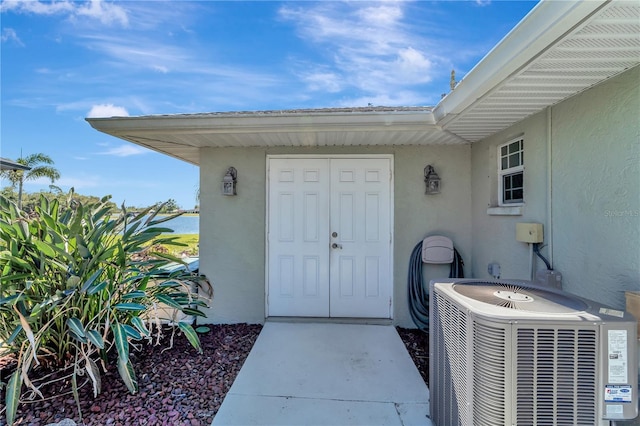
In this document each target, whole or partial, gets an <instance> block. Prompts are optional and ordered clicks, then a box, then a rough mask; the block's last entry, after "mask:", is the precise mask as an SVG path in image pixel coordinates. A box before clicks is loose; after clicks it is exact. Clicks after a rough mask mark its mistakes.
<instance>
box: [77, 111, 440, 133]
mask: <svg viewBox="0 0 640 426" xmlns="http://www.w3.org/2000/svg"><path fill="white" fill-rule="evenodd" d="M86 120H87V121H88V122H89V124H90V125H91V126H92V127H93V128H94V129H96V130H99V131H101V132H104V133H108V134H111V135H114V136H118V135H122V134H127V135H133V134H144V133H146V132H149V131H152V132H156V133H157V132H170V133H176V134H177V133H179V134H220V133H230V134H241V133H256V132H260V133H282V132H308V131H341V130H344V131H358V130H361V131H375V130H396V131H399V130H416V129H434V128H437V126H436V124H435V119H434V117H433V113H432V112H431V111H418V112H415V111H414V112H375V113H323V114H308V113H301V114H268V115H266V114H193V115H189V114H184V115H158V116H142V117H111V118H87V119H86Z"/></svg>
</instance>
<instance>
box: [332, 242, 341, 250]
mask: <svg viewBox="0 0 640 426" xmlns="http://www.w3.org/2000/svg"><path fill="white" fill-rule="evenodd" d="M331 248H334V249H341V248H342V244H337V243H333V244H331Z"/></svg>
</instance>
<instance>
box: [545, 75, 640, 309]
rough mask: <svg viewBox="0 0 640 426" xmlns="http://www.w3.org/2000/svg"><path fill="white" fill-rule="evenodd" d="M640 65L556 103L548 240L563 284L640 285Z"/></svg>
mask: <svg viewBox="0 0 640 426" xmlns="http://www.w3.org/2000/svg"><path fill="white" fill-rule="evenodd" d="M639 82H640V67H636V68H635V69H633V70H631V71H628V72H626V73H625V74H623V75H621V76H619V77H617V78H614V79H612V80H610V81H608V82H606V83H604V84H601V85H599V86H596V87H595V88H593V89H591V90H589V91H587V92H585V93H583V94H581V95H578V96H576V97H574V98H572V99H570V100H568V101H567V102H563V103H562V104H560V105H558V106H557V107H554V108H553V114H552V116H553V123H552V136H553V145H552V147H553V152H552V158H553V166H552V170H553V204H552V205H553V242H554V258H555V266H556V268H557V269H558V270H560V271H561V272H562V273H563V274H564V275H565V284H566V286H565V287H566V289H567V290H569V291H571V292H573V293H577V294H580V295H583V296H585V297H587V298H590V299H594V300H598V301H601V302H603V303H606V304H609V305H612V306H614V307H617V308H623V307H624V306H625V300H624V293H623V292H624V291H626V290H636V291H638V290H640V85H639V84H638V83H639Z"/></svg>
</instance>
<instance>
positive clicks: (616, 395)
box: [604, 385, 633, 402]
mask: <svg viewBox="0 0 640 426" xmlns="http://www.w3.org/2000/svg"><path fill="white" fill-rule="evenodd" d="M632 393H633V392H631V385H620V386H618V385H607V386H605V388H604V401H605V402H632V400H631V398H632V395H631V394H632Z"/></svg>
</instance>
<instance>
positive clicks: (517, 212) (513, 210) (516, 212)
mask: <svg viewBox="0 0 640 426" xmlns="http://www.w3.org/2000/svg"><path fill="white" fill-rule="evenodd" d="M487 214H488V215H489V216H522V206H510V207H489V208H488V209H487Z"/></svg>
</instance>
